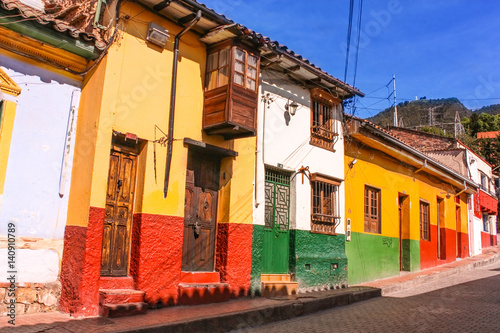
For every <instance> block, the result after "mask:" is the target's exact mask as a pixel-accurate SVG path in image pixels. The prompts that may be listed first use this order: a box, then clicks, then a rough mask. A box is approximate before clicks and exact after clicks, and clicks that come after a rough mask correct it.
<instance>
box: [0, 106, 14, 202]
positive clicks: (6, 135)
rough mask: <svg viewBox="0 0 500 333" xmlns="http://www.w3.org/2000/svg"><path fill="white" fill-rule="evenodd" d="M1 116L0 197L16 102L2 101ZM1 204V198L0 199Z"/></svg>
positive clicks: (3, 183)
mask: <svg viewBox="0 0 500 333" xmlns="http://www.w3.org/2000/svg"><path fill="white" fill-rule="evenodd" d="M3 103H4V105H3V116H2V119H0V124H1V127H0V199H1V196H2V195H3V189H4V185H5V175H6V173H7V161H8V159H9V150H10V141H11V139H12V131H13V129H14V118H15V116H16V103H14V102H11V101H4V102H3ZM0 206H1V200H0Z"/></svg>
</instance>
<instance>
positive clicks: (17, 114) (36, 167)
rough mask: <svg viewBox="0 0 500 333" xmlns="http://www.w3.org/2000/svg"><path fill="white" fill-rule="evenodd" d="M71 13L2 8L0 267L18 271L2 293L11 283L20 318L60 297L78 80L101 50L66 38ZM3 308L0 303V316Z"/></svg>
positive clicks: (92, 42) (88, 36)
mask: <svg viewBox="0 0 500 333" xmlns="http://www.w3.org/2000/svg"><path fill="white" fill-rule="evenodd" d="M33 6H34V7H33ZM88 9H89V8H88V7H86V6H82V7H81V12H85V11H87V10H88ZM73 14H74V13H67V12H66V13H64V12H61V11H59V10H58V9H54V10H53V11H52V14H51V15H47V13H46V12H45V8H44V7H43V3H42V7H40V8H39V7H36V6H35V4H34V3H31V4H30V5H25V4H23V3H21V2H18V1H0V16H1V19H0V21H1V25H0V91H1V93H0V221H1V222H2V223H1V224H2V226H3V227H2V230H1V231H0V253H2V257H1V259H0V266H1V267H10V271H13V272H15V273H14V279H12V276H11V275H7V274H4V275H3V276H2V277H1V278H0V282H1V287H2V288H10V286H11V283H15V284H16V286H17V290H16V304H15V306H16V313H17V314H24V313H37V312H45V311H53V310H56V309H57V306H58V301H59V297H60V294H61V283H60V267H61V262H62V256H63V238H64V228H65V224H66V220H67V204H68V198H69V193H70V190H71V187H70V184H71V170H72V166H73V157H74V140H75V136H76V123H77V119H78V109H79V98H80V93H81V89H82V86H83V79H82V77H81V76H79V75H77V74H76V73H78V72H81V71H83V70H85V69H86V67H87V66H88V62H89V61H90V60H92V59H95V58H97V57H98V54H99V51H100V50H99V48H98V45H99V43H98V41H99V40H100V36H96V35H93V33H92V32H86V31H83V30H82V31H77V32H75V33H74V35H73V36H69V35H68V34H67V29H66V28H65V27H64V26H63V25H61V22H63V21H64V20H70V19H71V18H73V17H74V16H73ZM54 16H58V17H59V18H58V20H55V19H54ZM32 21H36V23H34V22H32ZM55 27H57V28H58V31H56V30H55V29H54V28H55ZM63 68H66V69H68V70H64V69H63ZM68 71H69V72H68ZM8 278H9V279H8ZM5 290H6V289H2V291H5ZM3 295H5V293H4V294H3ZM8 302H9V300H8V297H7V298H5V299H4V300H2V301H1V302H0V314H2V315H3V314H5V313H6V311H7V303H8Z"/></svg>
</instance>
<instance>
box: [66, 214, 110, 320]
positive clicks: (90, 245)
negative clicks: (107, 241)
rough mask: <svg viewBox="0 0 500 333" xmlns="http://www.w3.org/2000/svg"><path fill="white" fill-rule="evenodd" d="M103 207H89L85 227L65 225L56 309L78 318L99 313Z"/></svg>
mask: <svg viewBox="0 0 500 333" xmlns="http://www.w3.org/2000/svg"><path fill="white" fill-rule="evenodd" d="M104 213H105V210H104V208H96V207H90V209H89V224H88V227H87V228H85V227H78V226H67V227H66V230H65V234H64V251H63V259H62V265H61V266H62V267H61V283H62V293H61V300H60V304H61V305H60V307H61V309H62V310H64V311H66V312H70V313H72V314H73V315H74V316H75V317H78V316H93V315H97V314H98V312H99V278H100V276H101V247H102V231H103V225H104Z"/></svg>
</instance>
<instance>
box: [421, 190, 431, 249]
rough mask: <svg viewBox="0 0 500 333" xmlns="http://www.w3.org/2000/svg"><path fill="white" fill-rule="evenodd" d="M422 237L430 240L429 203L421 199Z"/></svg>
mask: <svg viewBox="0 0 500 333" xmlns="http://www.w3.org/2000/svg"><path fill="white" fill-rule="evenodd" d="M420 239H421V240H426V241H430V240H431V235H430V222H429V204H428V203H427V202H425V201H422V200H420Z"/></svg>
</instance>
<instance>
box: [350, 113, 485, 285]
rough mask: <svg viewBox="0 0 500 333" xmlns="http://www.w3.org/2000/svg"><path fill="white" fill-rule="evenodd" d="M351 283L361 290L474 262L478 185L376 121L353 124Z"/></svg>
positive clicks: (352, 119) (360, 121) (351, 138)
mask: <svg viewBox="0 0 500 333" xmlns="http://www.w3.org/2000/svg"><path fill="white" fill-rule="evenodd" d="M347 129H348V130H347V132H348V135H347V136H346V140H345V170H346V171H345V173H346V174H345V183H346V206H345V210H346V229H347V235H348V236H347V240H346V254H347V258H348V280H349V283H350V284H357V283H361V282H364V281H370V280H375V279H380V278H385V277H389V276H394V275H398V274H399V272H400V271H415V270H420V269H424V268H428V267H433V266H436V265H440V264H443V263H446V262H452V261H455V260H456V259H457V258H461V257H465V256H468V252H469V251H468V210H469V206H468V202H469V201H470V198H469V197H470V194H472V193H475V191H476V190H477V185H476V184H475V183H473V182H472V181H471V180H469V179H467V178H465V177H463V176H462V175H461V174H459V173H458V172H456V171H454V170H452V169H450V168H449V167H447V166H445V165H443V164H441V163H439V162H437V161H435V160H434V159H432V158H430V157H428V156H426V155H424V154H423V153H421V152H419V151H418V150H416V149H414V148H412V147H410V146H408V145H407V144H405V143H403V142H402V141H400V140H398V139H397V138H396V137H394V136H392V135H391V134H390V132H388V131H385V130H383V129H382V128H380V127H378V126H376V125H374V124H373V123H370V122H369V121H366V120H362V119H358V118H355V117H348V119H347Z"/></svg>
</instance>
